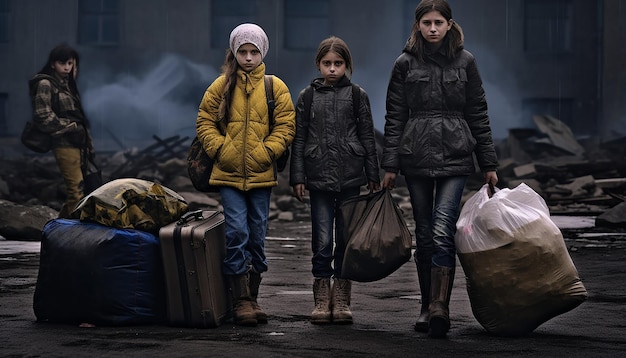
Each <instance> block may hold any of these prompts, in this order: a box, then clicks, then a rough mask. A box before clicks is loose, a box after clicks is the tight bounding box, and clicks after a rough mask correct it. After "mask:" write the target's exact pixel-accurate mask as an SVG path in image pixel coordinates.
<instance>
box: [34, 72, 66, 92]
mask: <svg viewBox="0 0 626 358" xmlns="http://www.w3.org/2000/svg"><path fill="white" fill-rule="evenodd" d="M41 80H48V81H50V82H51V83H52V85H53V86H56V87H61V82H59V80H58V79H57V78H56V77H54V76H51V75H47V74H45V73H38V74H36V75H35V76H33V78H31V79H30V80H28V90H29V92H30V94H31V95H32V94H33V93H34V92H35V91H36V90H37V84H38V83H39V81H41Z"/></svg>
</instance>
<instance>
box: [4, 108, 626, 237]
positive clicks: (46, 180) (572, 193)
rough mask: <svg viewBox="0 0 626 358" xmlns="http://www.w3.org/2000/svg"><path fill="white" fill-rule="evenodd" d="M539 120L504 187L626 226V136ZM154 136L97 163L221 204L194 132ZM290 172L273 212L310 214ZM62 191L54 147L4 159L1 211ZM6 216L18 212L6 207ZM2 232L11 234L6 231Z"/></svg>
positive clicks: (510, 143)
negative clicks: (195, 181) (193, 163)
mask: <svg viewBox="0 0 626 358" xmlns="http://www.w3.org/2000/svg"><path fill="white" fill-rule="evenodd" d="M533 120H534V122H535V124H536V125H537V128H522V129H511V130H510V131H509V136H508V138H506V140H503V141H502V142H500V143H498V144H497V150H498V157H499V158H500V169H499V171H498V177H499V179H500V182H499V183H498V186H499V187H501V188H503V187H509V188H513V187H516V186H517V185H519V184H520V183H522V182H523V183H526V184H527V185H528V186H530V187H531V188H532V189H533V190H535V191H536V192H537V193H539V194H540V195H541V196H542V197H543V198H544V199H545V201H546V203H547V204H548V207H549V209H550V212H551V213H552V214H559V215H589V216H597V219H596V224H598V223H601V224H603V225H607V226H616V227H625V226H626V203H625V202H626V137H623V138H619V139H617V140H613V141H611V142H605V143H597V142H594V139H593V138H591V139H588V140H587V141H585V142H582V143H581V142H579V141H577V140H576V139H575V138H574V136H573V134H572V133H571V131H570V130H569V128H568V127H567V126H566V125H565V124H563V123H562V122H561V121H559V120H558V119H556V118H553V117H550V116H534V117H533ZM153 139H154V142H153V144H151V145H149V146H147V147H146V148H144V149H138V148H130V149H127V150H123V151H119V152H117V153H98V154H97V157H96V162H97V164H98V166H99V167H100V169H101V170H102V174H103V179H104V180H105V181H109V180H114V179H118V178H139V179H144V180H149V181H153V182H156V183H159V184H161V185H163V186H166V187H168V188H170V189H172V190H174V191H176V192H178V193H179V194H180V195H181V196H183V197H184V198H185V200H186V201H187V202H188V204H189V207H190V209H192V210H193V209H196V208H201V207H204V208H207V207H208V208H210V209H211V208H213V209H219V207H220V198H219V194H217V193H199V192H197V191H196V190H195V189H194V188H193V185H192V184H191V181H190V180H189V178H188V176H187V166H186V155H187V150H188V147H189V145H190V142H191V139H190V138H188V137H179V136H173V137H170V138H166V139H161V138H159V137H157V136H153ZM377 141H378V142H379V143H378V147H379V149H381V145H382V134H381V133H377ZM381 152H382V150H381ZM382 174H383V173H382V172H381V178H382ZM288 175H289V169H286V170H285V171H284V172H283V173H279V185H278V186H277V187H275V188H274V189H273V194H274V195H272V202H271V214H270V219H271V220H282V221H300V220H309V206H308V203H306V202H305V203H301V202H299V201H298V200H296V199H295V198H294V197H293V196H292V193H291V188H290V187H289V178H288ZM401 183H402V181H400V183H399V184H401ZM482 184H483V178H482V175H481V174H480V173H476V174H475V175H473V176H471V177H470V180H469V181H468V185H467V188H466V192H465V195H464V199H463V200H464V201H465V200H467V199H468V198H469V197H470V196H471V195H473V194H474V193H475V192H476V191H477V190H478V189H479V188H480V187H481V185H482ZM64 195H65V194H64V184H63V180H62V178H61V175H60V173H59V171H58V168H57V166H56V163H55V161H54V157H53V156H52V155H51V154H46V155H35V154H32V155H31V153H28V155H27V156H23V157H21V158H17V159H2V169H1V170H0V210H4V211H5V212H7V213H10V212H15V210H12V209H11V207H13V206H25V207H33V208H36V211H37V213H38V215H40V216H41V219H40V220H39V221H44V222H45V220H47V219H48V218H49V217H55V215H56V211H57V210H59V209H60V207H61V205H62V203H63V198H64ZM392 195H393V196H394V198H395V199H396V201H397V202H398V204H399V206H400V208H401V209H402V210H403V212H404V214H405V216H406V217H407V222H410V221H412V212H411V205H410V202H409V198H408V191H407V190H406V188H405V187H402V186H400V187H398V188H396V189H394V191H393V193H392ZM3 208H4V209H3ZM7 208H8V209H7ZM45 208H47V209H48V210H45ZM5 216H7V217H6V218H5ZM22 216H23V215H22ZM0 220H1V221H8V220H15V218H9V216H8V214H7V215H3V218H2V219H0ZM31 221H33V218H31ZM34 221H35V222H37V220H34ZM4 226H5V223H2V222H0V230H2V228H3V227H4ZM0 235H5V233H4V232H1V231H0Z"/></svg>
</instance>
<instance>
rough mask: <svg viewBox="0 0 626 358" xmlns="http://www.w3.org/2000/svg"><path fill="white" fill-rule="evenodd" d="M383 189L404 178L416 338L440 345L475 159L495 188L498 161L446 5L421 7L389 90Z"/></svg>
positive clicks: (483, 105)
mask: <svg viewBox="0 0 626 358" xmlns="http://www.w3.org/2000/svg"><path fill="white" fill-rule="evenodd" d="M386 105H387V114H386V117H385V119H386V123H385V146H384V151H383V159H382V163H381V166H382V168H383V169H384V170H385V176H384V178H383V183H382V186H383V187H386V188H393V187H394V185H395V179H396V176H397V174H398V173H400V174H403V175H404V176H405V178H406V183H407V187H408V189H409V193H410V195H411V205H412V208H413V217H414V219H415V224H416V228H415V236H416V251H415V262H416V265H417V272H418V278H419V283H420V291H421V294H422V308H421V313H420V316H419V318H418V320H417V322H416V324H415V330H416V331H428V332H429V335H430V336H431V337H434V338H443V337H445V336H446V333H447V331H448V329H449V327H450V320H449V309H448V304H449V301H450V292H451V290H452V282H453V280H454V268H455V266H456V261H455V260H456V247H455V244H454V235H455V233H456V221H457V219H458V216H459V213H460V202H461V196H462V194H463V189H464V186H465V182H466V179H467V176H469V175H470V174H473V173H474V172H475V168H474V158H473V156H474V155H475V156H476V159H477V161H478V165H479V166H480V169H481V170H482V172H483V173H484V177H485V183H491V184H493V185H495V184H496V183H497V182H498V176H497V175H496V169H497V164H498V163H497V158H496V153H495V149H494V145H493V140H492V137H491V128H490V125H489V117H488V115H487V102H486V99H485V92H484V90H483V87H482V81H481V78H480V75H479V73H478V67H477V66H476V61H475V60H474V57H473V56H472V54H471V53H469V52H468V51H466V50H464V49H463V32H462V30H461V27H460V26H459V25H458V24H457V23H456V22H454V20H452V9H451V8H450V6H449V5H448V3H446V1H445V0H423V1H422V2H420V3H419V5H418V6H417V8H416V10H415V23H414V25H413V31H412V34H411V37H410V38H409V40H408V42H407V44H406V46H405V48H404V51H403V52H402V54H401V55H400V56H399V57H398V58H397V59H396V61H395V63H394V66H393V70H392V73H391V79H390V80H389V87H388V90H387V102H386Z"/></svg>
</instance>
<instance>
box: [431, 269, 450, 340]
mask: <svg viewBox="0 0 626 358" xmlns="http://www.w3.org/2000/svg"><path fill="white" fill-rule="evenodd" d="M454 270H455V267H433V268H432V269H431V270H430V272H431V276H430V277H431V278H430V279H431V286H430V306H429V311H430V320H429V322H428V335H429V336H430V337H432V338H445V337H446V334H447V333H448V330H449V329H450V309H449V305H450V294H451V293H452V284H453V283H454Z"/></svg>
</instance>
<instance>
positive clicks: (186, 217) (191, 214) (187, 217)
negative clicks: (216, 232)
mask: <svg viewBox="0 0 626 358" xmlns="http://www.w3.org/2000/svg"><path fill="white" fill-rule="evenodd" d="M191 220H202V210H196V211H188V212H186V213H184V214H183V216H181V217H180V219H178V222H176V225H185V224H186V223H188V222H190V221H191Z"/></svg>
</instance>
